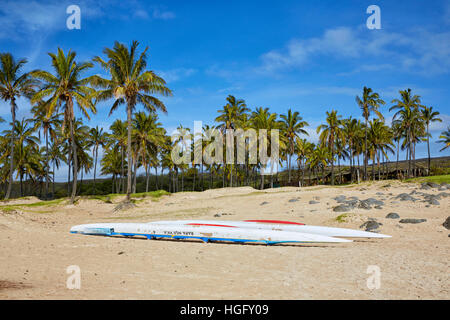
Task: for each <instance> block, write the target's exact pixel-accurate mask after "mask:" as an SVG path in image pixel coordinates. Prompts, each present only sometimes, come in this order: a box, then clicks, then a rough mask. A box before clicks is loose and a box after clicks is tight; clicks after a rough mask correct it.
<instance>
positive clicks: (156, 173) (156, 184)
mask: <svg viewBox="0 0 450 320" xmlns="http://www.w3.org/2000/svg"><path fill="white" fill-rule="evenodd" d="M155 180H156V181H155V186H156V190H159V183H158V165H157V164H156V165H155Z"/></svg>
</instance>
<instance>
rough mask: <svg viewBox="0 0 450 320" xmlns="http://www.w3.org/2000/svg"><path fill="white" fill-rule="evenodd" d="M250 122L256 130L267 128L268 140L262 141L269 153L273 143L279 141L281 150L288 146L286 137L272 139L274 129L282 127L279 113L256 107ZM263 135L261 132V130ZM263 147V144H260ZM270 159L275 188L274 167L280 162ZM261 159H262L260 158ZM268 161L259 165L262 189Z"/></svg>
mask: <svg viewBox="0 0 450 320" xmlns="http://www.w3.org/2000/svg"><path fill="white" fill-rule="evenodd" d="M250 123H251V125H252V126H253V128H255V129H256V130H266V132H267V136H266V141H261V140H260V143H262V144H263V145H265V146H266V148H267V152H268V153H269V150H270V152H271V149H272V143H278V147H279V150H283V149H285V148H286V144H287V143H286V137H285V136H283V135H281V136H279V141H272V131H273V130H280V129H281V122H280V121H278V120H277V114H276V113H271V112H269V108H262V107H259V108H256V110H255V111H253V112H252V114H251V118H250ZM260 135H261V132H260ZM259 147H260V148H261V144H260V146H259ZM269 157H270V158H272V160H273V158H274V155H272V154H270V155H269ZM272 160H271V161H270V169H271V170H270V179H271V180H270V184H271V187H272V188H273V167H274V165H278V163H274V162H273V161H272ZM259 161H261V159H259ZM266 165H267V163H261V162H260V163H259V167H260V169H261V189H263V188H264V175H263V174H262V171H263V167H265V166H266Z"/></svg>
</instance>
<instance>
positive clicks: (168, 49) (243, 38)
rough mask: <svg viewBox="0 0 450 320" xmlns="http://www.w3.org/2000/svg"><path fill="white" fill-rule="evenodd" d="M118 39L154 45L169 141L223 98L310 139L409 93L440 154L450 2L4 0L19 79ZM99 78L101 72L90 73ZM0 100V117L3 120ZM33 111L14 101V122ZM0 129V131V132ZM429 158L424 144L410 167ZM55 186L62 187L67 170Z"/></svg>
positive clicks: (6, 41)
mask: <svg viewBox="0 0 450 320" xmlns="http://www.w3.org/2000/svg"><path fill="white" fill-rule="evenodd" d="M71 4H76V5H78V6H79V7H80V9H81V29H80V30H69V29H67V27H66V19H67V18H68V16H69V15H68V14H67V13H66V8H67V7H68V6H69V5H71ZM372 4H375V5H378V6H379V7H380V9H381V26H382V29H381V30H369V29H368V28H367V27H366V20H367V18H368V17H369V14H367V13H366V9H367V7H368V6H369V5H372ZM115 40H118V41H120V42H123V43H128V44H129V43H131V41H132V40H138V41H139V42H140V44H141V45H140V47H141V49H143V48H144V47H145V46H149V55H148V56H149V65H150V69H152V70H154V71H156V72H158V73H159V74H160V75H162V76H163V77H164V78H165V79H166V80H167V82H168V85H169V87H170V88H171V89H172V90H173V92H174V96H173V97H171V98H164V99H163V100H164V102H165V103H166V106H167V109H168V115H160V119H161V122H162V123H163V125H164V126H165V128H166V129H167V130H168V131H169V132H171V131H172V130H173V129H174V128H176V127H177V126H178V125H179V124H180V123H181V124H183V126H185V127H191V128H192V127H193V122H194V120H201V121H203V122H204V123H212V122H213V120H214V118H215V117H216V116H217V110H218V109H219V108H221V107H222V106H223V105H224V104H225V98H226V97H227V95H229V94H232V95H234V96H236V97H238V98H241V99H245V100H246V102H247V105H248V106H249V107H250V108H255V107H260V106H262V107H270V109H271V111H273V112H277V113H286V111H287V109H288V108H292V109H294V110H296V111H299V112H300V114H301V116H302V117H303V118H304V119H305V120H307V121H308V122H309V123H310V127H309V128H308V131H309V132H310V134H311V137H310V138H311V140H313V141H315V140H316V139H317V134H316V133H315V128H316V127H317V126H318V125H319V124H321V123H322V122H323V121H324V118H325V112H326V111H329V110H331V109H336V110H338V111H339V113H340V114H342V115H343V116H344V117H347V116H350V115H352V116H353V117H360V116H361V112H360V110H359V109H358V107H357V105H356V103H355V96H356V95H360V94H361V92H362V88H363V86H368V87H371V88H373V89H374V90H375V91H376V92H378V93H380V95H381V97H382V98H383V99H384V100H385V101H386V102H387V105H386V106H385V107H383V108H382V112H383V113H384V114H385V115H386V118H387V119H388V121H389V120H390V118H391V116H392V114H390V113H389V112H388V109H389V107H390V106H391V105H392V104H391V103H390V102H391V100H392V99H394V98H397V97H398V95H399V94H398V91H399V90H403V89H406V88H411V89H412V90H413V92H414V93H415V94H418V95H421V96H422V103H423V104H425V105H427V106H433V107H434V108H435V109H437V110H438V111H439V112H440V113H441V118H442V119H443V122H442V123H435V124H433V125H432V127H431V129H432V134H433V139H432V141H433V142H432V143H431V150H432V154H433V155H434V156H438V155H440V156H444V155H445V156H448V155H450V152H449V151H448V150H447V151H445V152H439V149H440V148H441V146H440V145H438V144H436V143H435V142H434V141H435V140H437V138H438V136H439V133H440V132H442V131H443V130H444V129H445V128H446V127H447V126H448V125H450V105H449V101H450V92H449V89H448V88H449V87H450V77H449V74H450V1H448V0H447V1H445V0H433V1H419V0H413V1H403V0H398V1H373V0H371V1H356V0H353V1H351V0H342V1H318V0H316V1H313V0H309V1H306V0H305V1H278V2H274V1H245V2H244V1H158V2H153V1H116V0H113V1H93V0H83V1H76V0H71V1H22V0H14V1H8V0H3V1H2V6H1V7H0V51H2V52H5V51H6V52H11V53H13V55H14V56H15V57H17V58H23V57H26V58H27V59H28V60H29V63H28V64H27V66H26V70H32V69H35V68H41V69H49V67H50V58H49V56H48V55H47V53H48V52H55V51H56V50H57V48H58V47H61V48H63V49H64V50H66V51H67V50H69V49H72V50H74V51H76V52H77V57H78V60H79V61H86V60H90V59H91V58H92V57H93V56H95V55H102V50H103V49H104V48H105V47H111V46H112V45H113V43H114V41H115ZM103 72H104V71H103V70H101V69H99V68H98V67H95V68H93V69H92V70H91V71H90V73H92V74H94V73H100V74H102V73H103ZM111 104H112V103H103V104H100V105H98V107H97V109H98V113H97V114H96V115H94V116H92V118H91V121H89V122H87V124H89V125H90V126H95V125H100V126H103V127H105V128H106V129H107V128H108V127H109V125H110V124H111V123H112V122H113V121H114V119H116V118H121V119H125V118H126V116H125V110H118V111H116V112H115V113H114V114H113V115H112V116H111V117H108V112H109V107H110V105H111ZM9 110H10V109H9V105H7V104H5V103H4V102H3V101H2V102H0V116H2V117H3V118H5V119H10V114H9V112H10V111H9ZM29 110H30V106H29V104H28V103H27V102H26V101H22V100H21V101H19V117H23V116H25V117H27V116H29ZM4 127H5V125H2V128H1V129H3V128H4ZM425 156H426V144H425V143H423V144H421V145H419V146H418V148H417V157H418V158H420V157H425ZM58 176H60V177H61V178H60V179H65V172H64V168H62V171H61V172H60V174H58Z"/></svg>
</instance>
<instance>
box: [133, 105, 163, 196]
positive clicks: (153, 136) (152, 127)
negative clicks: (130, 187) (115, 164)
mask: <svg viewBox="0 0 450 320" xmlns="http://www.w3.org/2000/svg"><path fill="white" fill-rule="evenodd" d="M133 124H134V126H133V127H134V130H133V140H134V141H135V143H136V145H137V146H136V147H137V153H138V156H139V157H140V159H141V161H142V165H143V166H144V169H145V175H146V186H145V192H148V180H149V169H150V166H151V165H152V158H154V157H156V153H157V150H158V147H159V146H161V145H162V144H164V142H165V139H164V137H165V130H164V129H163V128H162V125H161V123H160V122H158V117H157V115H156V114H155V113H150V114H148V115H147V114H146V113H145V112H142V111H141V112H138V113H137V114H136V115H135V118H134V119H133Z"/></svg>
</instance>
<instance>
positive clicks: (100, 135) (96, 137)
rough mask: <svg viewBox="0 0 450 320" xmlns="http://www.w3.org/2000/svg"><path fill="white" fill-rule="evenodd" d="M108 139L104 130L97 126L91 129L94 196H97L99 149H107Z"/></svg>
mask: <svg viewBox="0 0 450 320" xmlns="http://www.w3.org/2000/svg"><path fill="white" fill-rule="evenodd" d="M107 139H108V134H107V133H106V132H103V128H99V127H98V126H96V127H95V128H91V129H90V130H89V144H88V145H89V146H90V147H93V149H92V157H93V158H94V190H93V191H94V192H93V193H94V194H95V187H96V183H95V178H96V173H97V159H98V148H99V147H102V148H105V146H106V143H107Z"/></svg>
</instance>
